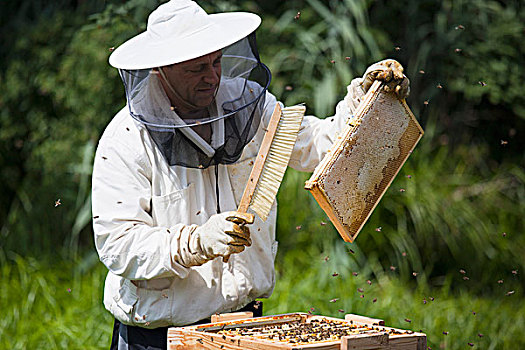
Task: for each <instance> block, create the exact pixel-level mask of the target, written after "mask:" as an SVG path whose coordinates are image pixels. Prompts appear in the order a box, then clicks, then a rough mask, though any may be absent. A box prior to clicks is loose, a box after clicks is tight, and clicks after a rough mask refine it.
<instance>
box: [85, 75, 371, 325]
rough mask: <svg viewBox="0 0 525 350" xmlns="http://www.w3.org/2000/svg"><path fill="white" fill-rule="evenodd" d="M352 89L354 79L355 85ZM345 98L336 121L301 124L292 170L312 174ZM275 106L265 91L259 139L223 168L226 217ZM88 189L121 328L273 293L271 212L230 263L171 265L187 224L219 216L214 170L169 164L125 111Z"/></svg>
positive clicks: (189, 319) (181, 321) (103, 144)
mask: <svg viewBox="0 0 525 350" xmlns="http://www.w3.org/2000/svg"><path fill="white" fill-rule="evenodd" d="M357 85H358V82H357V79H356V80H354V81H353V82H352V84H351V86H354V87H356V86H357ZM348 90H349V95H347V98H345V100H344V101H341V102H340V103H339V104H338V106H337V108H336V115H335V117H331V118H327V119H323V120H321V119H318V118H316V117H313V116H305V118H304V121H303V124H302V126H301V130H300V133H299V136H298V140H297V143H296V146H295V148H294V152H293V154H292V158H291V161H290V166H291V167H293V168H295V169H297V170H300V171H313V170H314V168H315V167H316V165H317V164H318V163H319V162H320V161H321V159H322V158H323V156H324V155H325V153H326V151H327V150H328V149H329V147H330V146H331V145H332V143H333V141H334V140H335V137H336V133H337V131H338V130H341V129H342V127H343V125H344V124H345V123H346V122H347V121H348V118H349V117H350V116H351V113H352V112H353V110H354V108H355V105H356V103H357V102H356V101H357V100H356V97H354V96H352V93H351V92H350V90H351V87H350V86H349V89H348ZM354 90H355V89H354ZM360 94H362V91H361V92H360ZM276 103H277V102H276V99H275V97H274V96H273V95H272V94H270V93H267V96H266V100H265V109H264V111H265V113H264V115H263V118H262V120H261V124H260V127H259V131H258V133H257V134H256V136H255V137H254V138H253V140H252V141H251V142H250V143H249V144H248V145H247V146H246V147H245V149H244V151H243V153H242V156H241V158H240V160H239V161H238V162H237V163H235V164H231V165H220V166H219V176H218V181H219V190H220V196H219V197H220V207H221V210H222V211H229V210H236V208H237V205H238V203H239V201H240V198H241V196H242V193H243V191H244V187H245V185H246V182H247V180H248V176H249V174H250V171H251V165H252V162H253V159H254V157H255V156H256V155H257V152H258V149H259V145H260V142H261V140H262V137H263V135H264V129H265V127H266V126H267V124H268V121H269V119H270V116H271V114H272V112H273V109H274V107H275V104H276ZM215 123H218V122H215ZM212 127H216V126H212ZM92 181H93V186H92V188H93V197H92V198H93V218H94V219H93V227H94V233H95V245H96V248H97V251H98V253H99V256H100V260H101V261H102V262H103V263H104V265H106V266H107V268H108V269H109V273H108V276H107V279H106V284H105V290H104V305H105V307H106V308H107V309H108V310H109V311H110V312H111V313H112V314H113V315H114V317H115V318H117V319H118V320H119V321H121V322H122V323H124V324H128V325H135V326H141V327H146V328H156V327H161V326H169V325H175V326H180V325H188V324H191V323H194V322H196V321H198V320H201V319H203V318H207V317H210V315H212V314H214V313H217V312H229V311H232V310H237V309H239V308H242V307H243V306H245V305H246V304H248V303H249V302H251V301H253V300H254V299H255V298H265V297H269V296H270V295H271V293H272V290H273V288H274V285H275V273H274V259H275V254H276V252H277V242H276V241H275V223H276V212H277V204H276V203H274V205H273V207H272V210H271V212H270V214H269V217H268V219H267V221H266V222H262V221H261V220H260V219H259V218H256V221H255V223H254V224H253V225H251V226H250V231H251V238H252V246H250V247H247V248H246V250H245V251H243V252H242V253H240V254H234V255H232V256H231V257H230V259H229V262H228V263H223V261H222V259H221V258H216V259H215V260H213V261H209V262H207V263H205V264H204V265H202V266H197V267H190V268H186V267H184V266H182V265H179V264H177V263H175V262H174V261H175V259H173V258H172V257H174V256H176V254H177V252H178V247H179V244H181V243H184V242H187V239H188V235H189V234H190V230H189V229H188V225H191V224H197V225H201V224H203V223H205V222H206V221H207V220H208V218H209V217H210V216H211V215H213V214H215V211H216V197H215V174H214V167H210V168H208V169H203V170H201V169H190V168H184V167H180V166H169V165H168V164H167V162H166V161H165V160H164V158H163V156H162V154H161V153H160V151H159V150H158V149H157V148H156V146H155V144H154V142H153V140H152V139H151V138H150V136H149V134H148V132H147V130H146V128H145V127H144V126H143V125H142V124H141V123H139V122H137V121H135V120H134V119H132V118H131V117H130V115H129V110H128V108H127V107H125V108H123V109H122V110H121V111H120V112H119V113H118V114H117V115H116V116H115V117H114V119H113V120H112V121H111V122H110V124H109V125H108V127H107V128H106V130H105V132H104V134H103V135H102V137H101V139H100V142H99V144H98V148H97V152H96V156H95V164H94V169H93V180H92ZM178 261H180V260H178Z"/></svg>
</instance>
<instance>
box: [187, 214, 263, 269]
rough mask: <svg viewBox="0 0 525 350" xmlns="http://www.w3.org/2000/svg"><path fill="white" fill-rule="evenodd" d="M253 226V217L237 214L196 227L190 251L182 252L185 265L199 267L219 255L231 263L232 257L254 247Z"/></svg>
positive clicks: (211, 219) (222, 216)
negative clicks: (250, 226) (251, 234)
mask: <svg viewBox="0 0 525 350" xmlns="http://www.w3.org/2000/svg"><path fill="white" fill-rule="evenodd" d="M247 215H248V216H247ZM250 218H251V220H250ZM251 223H253V215H251V214H243V213H238V212H235V211H230V212H225V213H220V214H215V215H213V216H211V217H210V218H209V219H208V221H207V222H206V223H204V224H203V225H201V226H195V229H194V231H193V232H192V234H191V236H190V239H189V242H188V245H187V249H182V251H181V263H182V265H184V266H186V267H190V266H199V265H202V264H204V263H206V262H207V261H210V260H213V259H215V258H216V257H219V256H222V257H223V258H225V260H227V259H228V257H229V256H230V255H231V254H236V253H240V252H242V251H243V250H244V249H245V248H246V247H249V246H251V244H252V240H251V238H250V229H249V228H248V226H246V224H251Z"/></svg>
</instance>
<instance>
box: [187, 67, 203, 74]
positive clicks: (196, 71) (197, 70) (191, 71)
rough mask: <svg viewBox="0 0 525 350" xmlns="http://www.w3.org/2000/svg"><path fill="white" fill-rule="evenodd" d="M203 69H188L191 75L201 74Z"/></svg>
mask: <svg viewBox="0 0 525 350" xmlns="http://www.w3.org/2000/svg"><path fill="white" fill-rule="evenodd" d="M202 69H203V68H202V67H195V68H190V69H188V72H190V73H199V72H202Z"/></svg>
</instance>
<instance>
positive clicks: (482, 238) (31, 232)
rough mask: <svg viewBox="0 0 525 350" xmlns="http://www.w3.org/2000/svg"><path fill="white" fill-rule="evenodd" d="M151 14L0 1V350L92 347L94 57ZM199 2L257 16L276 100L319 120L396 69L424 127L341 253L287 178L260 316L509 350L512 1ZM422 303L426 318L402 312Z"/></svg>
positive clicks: (514, 67)
mask: <svg viewBox="0 0 525 350" xmlns="http://www.w3.org/2000/svg"><path fill="white" fill-rule="evenodd" d="M159 3H160V2H159V1H154V0H130V1H127V2H122V1H89V2H86V1H65V0H62V1H59V0H55V1H52V2H45V1H16V2H15V1H7V2H5V3H4V4H3V7H2V11H1V12H0V20H1V21H0V23H1V31H0V40H2V43H4V45H2V46H0V123H1V125H0V126H1V127H0V162H1V164H2V167H1V169H0V180H1V181H0V196H1V200H0V225H1V230H0V238H1V241H2V245H1V247H0V264H1V266H0V272H1V276H2V277H1V283H2V286H1V288H0V290H2V292H0V307H1V308H2V309H3V310H8V312H7V316H6V317H5V318H4V321H3V322H2V323H0V339H1V340H0V347H1V348H13V349H15V348H21V349H22V348H28V347H33V348H43V347H47V348H65V347H70V348H82V347H84V348H85V347H92V348H105V347H107V344H108V341H109V333H110V329H111V319H110V317H109V315H108V314H107V313H106V312H104V310H103V307H102V304H101V292H102V281H103V278H104V277H103V276H104V273H105V271H104V267H103V266H102V265H101V264H100V263H98V260H97V256H96V253H95V252H94V248H93V243H92V232H91V226H90V222H91V212H90V174H91V164H92V157H93V152H94V149H95V147H96V142H97V140H98V137H99V135H100V134H101V132H102V131H103V129H104V127H105V125H106V124H107V123H108V122H109V120H110V119H111V117H112V116H113V115H114V114H115V112H116V111H118V110H119V109H120V108H122V106H123V105H124V101H125V100H124V91H123V88H122V84H121V82H120V79H119V78H118V74H117V72H116V70H115V69H113V68H111V67H109V65H108V64H107V58H108V56H109V54H110V50H111V48H112V47H115V46H118V45H119V44H120V43H122V42H123V41H125V40H126V39H127V38H129V37H131V36H133V35H134V34H136V33H138V32H140V31H143V30H144V29H145V23H146V18H147V15H148V13H149V12H151V10H153V9H154V8H155V7H156V6H157V5H158V4H159ZM200 4H201V5H202V6H203V7H204V8H205V9H206V10H207V11H209V12H216V11H231V10H243V11H251V12H255V13H258V14H260V15H261V17H262V18H263V24H262V26H261V28H260V30H259V31H258V42H259V49H260V52H261V56H262V59H263V62H265V63H266V64H267V65H269V66H270V68H271V70H272V73H273V81H272V85H271V91H272V92H273V93H274V94H275V95H276V96H277V97H278V98H279V99H280V100H282V101H283V102H285V103H286V104H293V103H297V102H306V104H307V108H308V113H312V114H315V115H318V116H320V117H323V116H326V115H331V114H332V113H333V111H334V105H335V104H336V103H337V101H339V99H341V98H342V97H343V96H344V95H345V93H346V89H345V86H346V85H347V84H348V83H349V82H350V80H351V79H352V78H353V77H356V76H359V75H361V74H362V72H363V71H364V70H365V69H366V67H367V66H368V65H369V64H371V63H373V62H375V61H378V60H380V59H384V58H386V57H391V58H395V59H398V60H399V61H400V62H401V63H402V64H403V65H404V66H405V67H406V74H407V75H408V76H409V78H410V79H411V86H412V93H411V96H410V97H409V99H408V103H409V105H410V106H411V108H412V110H413V111H414V113H415V114H416V116H417V117H418V119H419V120H420V122H421V123H422V125H423V126H424V128H425V130H426V134H425V136H424V138H423V139H422V141H421V142H420V144H419V145H418V147H417V148H416V151H415V152H414V154H413V155H412V156H411V158H410V159H409V161H408V162H407V164H406V165H405V166H404V168H403V170H402V172H401V173H400V174H399V175H398V177H397V179H396V180H395V182H394V183H393V184H392V186H391V188H390V189H389V191H388V192H387V194H386V195H385V197H384V198H383V200H382V202H381V204H380V205H379V206H378V208H377V209H376V211H375V212H374V214H373V215H372V217H371V218H370V220H369V222H368V224H367V225H366V226H365V228H364V229H363V231H362V232H361V234H360V236H359V238H358V240H357V242H355V243H354V244H345V243H343V242H342V240H341V239H340V238H339V236H338V234H337V233H336V232H335V231H334V229H333V228H332V227H331V225H330V224H329V223H328V224H325V223H327V222H328V220H327V218H326V217H325V216H324V214H323V213H322V211H321V210H320V209H319V208H318V205H317V204H316V202H315V201H314V200H313V199H312V198H311V196H310V195H309V194H308V193H307V192H306V191H304V190H303V189H302V185H303V183H304V181H305V180H306V179H307V178H308V176H309V175H308V174H301V173H298V172H295V171H292V170H289V171H288V172H287V175H286V178H285V182H284V184H283V187H282V189H281V191H280V194H279V198H278V199H279V221H278V233H277V234H278V239H279V241H280V250H279V254H278V258H277V264H276V268H277V270H278V273H279V275H280V277H279V279H278V284H277V286H276V291H275V293H274V295H273V296H272V298H270V299H269V300H268V301H267V303H266V306H265V307H266V313H276V312H289V311H308V310H309V309H310V308H311V307H314V308H315V310H316V311H314V312H318V313H320V314H325V315H327V314H330V315H335V316H337V315H340V312H339V309H342V310H345V311H346V312H355V313H361V314H365V315H369V316H374V317H379V318H384V319H385V320H386V321H387V324H389V325H392V326H398V327H402V328H411V329H414V330H419V329H423V330H424V331H425V332H427V333H428V335H429V344H430V345H431V346H434V347H438V346H440V347H446V348H464V347H465V346H466V343H467V342H474V341H475V342H476V344H478V342H481V344H480V347H483V348H504V347H510V344H513V346H514V347H519V345H520V344H523V343H525V337H524V336H523V334H521V333H520V332H519V330H520V329H523V322H524V321H523V317H522V316H519V317H517V318H516V314H519V310H523V308H524V307H525V304H524V303H523V298H521V293H522V291H523V280H522V279H521V278H520V276H521V272H522V271H524V265H525V261H524V259H523V256H525V238H524V236H523V234H522V231H523V216H524V215H525V187H524V183H525V172H524V163H525V162H524V160H525V159H524V158H525V156H524V152H523V149H524V141H523V140H524V137H523V133H524V132H525V127H524V123H525V99H524V97H523V93H522V90H523V89H522V88H521V86H522V80H523V77H524V76H525V68H524V67H525V65H524V63H525V62H524V61H525V59H524V57H525V52H524V50H525V46H524V45H522V38H523V35H524V34H525V29H524V26H523V23H525V8H524V7H525V6H524V5H523V4H522V2H521V1H519V0H507V1H493V0H487V1H479V0H460V1H458V0H455V1H452V0H443V1H438V0H402V1H398V2H387V1H384V0H337V1H336V0H328V1H320V0H290V1H286V2H283V1H275V0H268V1H264V2H255V1H248V0H235V1H225V0H221V1H213V2H211V1H209V2H208V1H206V2H205V1H201V2H200ZM400 189H404V190H405V191H404V192H401V191H400ZM352 252H353V253H352ZM460 269H461V270H464V271H465V274H461V273H460V272H459V270H460ZM334 272H337V273H338V274H339V275H338V276H337V277H333V276H332V274H333V273H334ZM351 272H357V273H358V277H355V276H353V275H352V274H351ZM465 277H468V280H467V279H466V278H465ZM366 280H370V281H371V282H372V283H373V284H372V285H371V286H370V287H369V286H368V284H366V285H365V283H364V282H365V281H366ZM498 281H503V283H498ZM359 287H362V288H364V289H365V293H364V295H365V297H364V298H360V297H359V295H358V294H357V293H356V288H359ZM512 291H513V292H514V293H510V294H509V295H508V296H507V294H508V293H509V292H512ZM327 294H330V295H328V297H327ZM430 295H433V296H434V297H435V298H436V301H439V303H437V302H435V303H428V304H423V303H422V302H421V300H422V299H423V298H428V297H429V296H430ZM374 297H376V298H377V299H378V302H377V303H372V302H371V301H370V300H372V299H373V298H374ZM332 298H339V302H338V303H330V302H329V301H328V300H329V299H332ZM473 310H476V312H477V313H476V315H474V314H472V311H473ZM521 314H523V313H521ZM79 315H86V318H82V319H81V318H79ZM405 318H409V319H411V320H412V322H411V323H410V324H407V323H406V322H404V319H405ZM35 325H40V327H38V326H35ZM35 327H36V328H35ZM85 329H90V331H89V332H87V333H86V332H85V331H84V330H85ZM445 330H447V331H449V335H448V336H444V334H443V333H442V332H443V331H445ZM458 330H463V331H461V332H460V331H458ZM504 330H505V331H504ZM476 332H480V333H483V334H484V337H479V336H477V335H476ZM7 334H9V335H10V336H9V337H6V336H4V335H7ZM28 334H31V336H26V335H28ZM511 342H514V343H511Z"/></svg>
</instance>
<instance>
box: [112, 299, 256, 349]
mask: <svg viewBox="0 0 525 350" xmlns="http://www.w3.org/2000/svg"><path fill="white" fill-rule="evenodd" d="M237 311H251V312H253V316H254V317H260V316H262V302H260V301H252V302H251V303H249V304H248V305H246V306H245V307H243V308H242V309H240V310H237ZM209 322H210V319H209V318H205V319H203V320H200V321H198V322H196V323H194V324H193V325H196V324H203V323H209ZM188 326H189V325H188ZM119 345H120V347H119ZM167 348H168V327H160V328H155V329H147V328H142V327H135V326H128V325H125V324H122V323H120V322H119V321H118V320H115V324H114V325H113V336H112V338H111V347H110V350H167Z"/></svg>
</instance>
